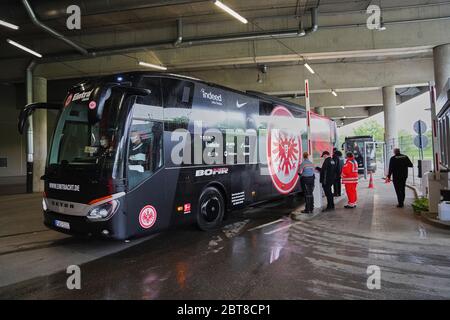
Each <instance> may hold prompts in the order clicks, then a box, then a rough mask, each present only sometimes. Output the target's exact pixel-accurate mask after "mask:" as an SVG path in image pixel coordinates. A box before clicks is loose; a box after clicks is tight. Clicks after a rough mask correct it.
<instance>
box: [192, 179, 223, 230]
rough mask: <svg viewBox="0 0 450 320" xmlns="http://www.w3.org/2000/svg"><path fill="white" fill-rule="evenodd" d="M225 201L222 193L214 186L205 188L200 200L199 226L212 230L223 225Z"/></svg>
mask: <svg viewBox="0 0 450 320" xmlns="http://www.w3.org/2000/svg"><path fill="white" fill-rule="evenodd" d="M224 215H225V201H224V199H223V196H222V193H220V191H219V190H217V189H216V188H214V187H208V188H206V189H205V190H203V192H202V194H201V196H200V199H199V201H198V209H197V226H198V227H199V228H200V230H203V231H212V230H216V229H218V228H219V227H220V226H221V225H222V221H223V218H224Z"/></svg>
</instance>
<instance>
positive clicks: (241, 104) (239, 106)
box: [236, 101, 248, 109]
mask: <svg viewBox="0 0 450 320" xmlns="http://www.w3.org/2000/svg"><path fill="white" fill-rule="evenodd" d="M247 104H248V102H245V103H239V101H236V107H237V108H238V109H240V108H242V107H243V106H246V105H247Z"/></svg>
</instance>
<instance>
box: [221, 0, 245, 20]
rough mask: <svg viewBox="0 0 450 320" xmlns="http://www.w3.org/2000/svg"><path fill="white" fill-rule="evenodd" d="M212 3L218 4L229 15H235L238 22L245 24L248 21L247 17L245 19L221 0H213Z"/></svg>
mask: <svg viewBox="0 0 450 320" xmlns="http://www.w3.org/2000/svg"><path fill="white" fill-rule="evenodd" d="M214 4H215V5H216V6H218V7H219V8H220V9H222V10H223V11H225V12H226V13H228V14H229V15H231V16H233V17H235V18H236V19H238V20H239V21H240V22H242V23H245V24H247V23H248V20H247V19H245V18H244V17H243V16H241V15H240V14H239V13H237V12H236V11H234V10H233V9H231V8H230V7H229V6H227V5H226V4H224V3H223V2H222V1H219V0H215V1H214Z"/></svg>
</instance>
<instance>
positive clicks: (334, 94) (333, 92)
mask: <svg viewBox="0 0 450 320" xmlns="http://www.w3.org/2000/svg"><path fill="white" fill-rule="evenodd" d="M331 94H332V95H333V96H335V97H337V96H338V95H337V92H336V91H334V90H333V89H331Z"/></svg>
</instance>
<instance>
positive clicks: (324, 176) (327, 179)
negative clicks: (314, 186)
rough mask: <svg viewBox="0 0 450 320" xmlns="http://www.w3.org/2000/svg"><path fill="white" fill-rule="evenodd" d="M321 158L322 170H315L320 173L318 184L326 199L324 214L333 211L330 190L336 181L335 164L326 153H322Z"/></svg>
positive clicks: (332, 197) (332, 198) (332, 196)
mask: <svg viewBox="0 0 450 320" xmlns="http://www.w3.org/2000/svg"><path fill="white" fill-rule="evenodd" d="M322 158H325V161H324V162H323V165H322V168H316V169H317V170H319V171H320V183H321V184H322V188H323V191H324V192H325V195H326V197H327V208H326V209H325V210H323V211H324V212H325V211H332V210H334V195H333V191H332V190H331V189H332V187H333V185H334V182H335V181H336V172H337V163H336V161H334V159H333V158H332V157H331V156H330V153H329V152H328V151H324V152H323V153H322Z"/></svg>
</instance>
